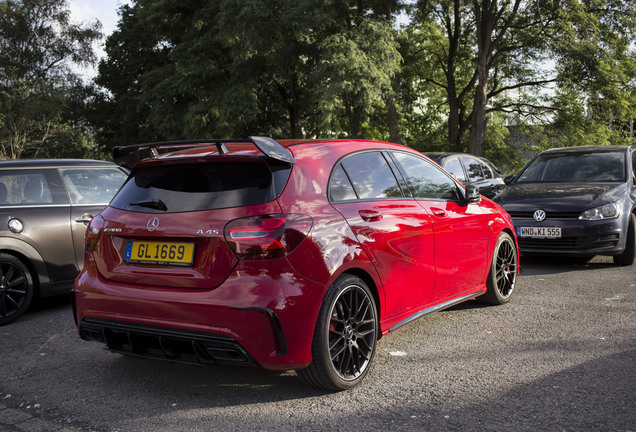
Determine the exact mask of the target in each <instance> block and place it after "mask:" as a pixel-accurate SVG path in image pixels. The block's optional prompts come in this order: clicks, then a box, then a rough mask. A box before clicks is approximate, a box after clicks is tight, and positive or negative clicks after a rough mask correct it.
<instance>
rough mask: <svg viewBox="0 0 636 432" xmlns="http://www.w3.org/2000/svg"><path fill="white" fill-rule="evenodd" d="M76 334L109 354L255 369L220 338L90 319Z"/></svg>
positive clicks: (246, 356) (234, 345) (229, 342)
mask: <svg viewBox="0 0 636 432" xmlns="http://www.w3.org/2000/svg"><path fill="white" fill-rule="evenodd" d="M79 335H80V337H81V338H82V339H84V340H87V341H95V342H101V343H104V344H106V346H107V348H108V349H109V350H110V351H112V352H116V353H120V354H127V355H132V356H137V357H148V358H155V359H159V360H168V361H173V362H179V363H193V364H202V365H208V366H217V365H223V364H234V365H246V366H256V362H255V361H254V359H253V358H252V357H251V356H250V355H249V354H248V353H247V352H246V351H245V350H244V349H243V347H242V346H241V345H240V344H238V343H237V342H236V341H235V340H233V339H232V338H229V337H227V336H222V335H213V334H209V333H201V332H192V331H184V330H179V329H170V328H166V327H156V326H148V325H141V324H131V323H126V322H120V321H109V320H100V319H91V318H86V319H84V320H83V321H82V322H81V323H80V325H79Z"/></svg>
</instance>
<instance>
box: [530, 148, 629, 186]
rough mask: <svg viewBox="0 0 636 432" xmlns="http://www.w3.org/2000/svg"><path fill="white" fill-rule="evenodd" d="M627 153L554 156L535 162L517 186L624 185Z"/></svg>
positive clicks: (556, 154) (541, 158)
mask: <svg viewBox="0 0 636 432" xmlns="http://www.w3.org/2000/svg"><path fill="white" fill-rule="evenodd" d="M625 179H626V176H625V153H619V152H602V153H561V154H559V153H555V154H545V155H542V156H539V157H538V158H536V159H535V160H534V161H533V162H532V163H531V164H530V165H528V167H527V168H526V169H525V170H524V171H523V172H522V173H521V175H520V176H519V179H518V180H517V183H534V182H624V181H625Z"/></svg>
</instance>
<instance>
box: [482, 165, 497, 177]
mask: <svg viewBox="0 0 636 432" xmlns="http://www.w3.org/2000/svg"><path fill="white" fill-rule="evenodd" d="M481 172H482V173H483V174H484V178H485V179H486V180H490V179H492V178H495V176H494V175H493V173H492V171H491V169H490V167H489V166H488V165H486V164H485V163H483V162H481Z"/></svg>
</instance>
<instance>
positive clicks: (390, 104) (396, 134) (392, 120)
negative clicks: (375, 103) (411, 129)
mask: <svg viewBox="0 0 636 432" xmlns="http://www.w3.org/2000/svg"><path fill="white" fill-rule="evenodd" d="M386 106H387V108H388V110H389V137H390V139H391V142H394V143H397V144H402V138H401V137H400V130H399V128H398V115H397V108H396V107H395V99H393V96H391V95H389V96H388V97H387V98H386Z"/></svg>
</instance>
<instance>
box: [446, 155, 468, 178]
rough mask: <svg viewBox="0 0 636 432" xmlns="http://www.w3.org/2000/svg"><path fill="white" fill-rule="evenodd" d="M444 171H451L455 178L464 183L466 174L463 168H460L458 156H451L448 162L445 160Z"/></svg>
mask: <svg viewBox="0 0 636 432" xmlns="http://www.w3.org/2000/svg"><path fill="white" fill-rule="evenodd" d="M444 168H446V171H448V172H449V173H451V174H452V175H453V176H454V177H455V178H456V179H457V180H459V181H460V182H462V183H466V175H465V174H464V168H462V164H461V163H459V159H458V158H452V159H450V160H449V161H448V162H446V166H445V167H444Z"/></svg>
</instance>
